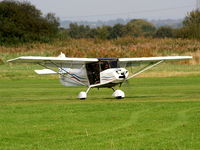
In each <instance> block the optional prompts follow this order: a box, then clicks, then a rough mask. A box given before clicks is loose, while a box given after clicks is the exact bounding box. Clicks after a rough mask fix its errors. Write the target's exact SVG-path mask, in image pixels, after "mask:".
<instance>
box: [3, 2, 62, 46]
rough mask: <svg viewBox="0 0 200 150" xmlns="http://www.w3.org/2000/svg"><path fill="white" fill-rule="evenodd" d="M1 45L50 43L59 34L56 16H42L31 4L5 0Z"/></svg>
mask: <svg viewBox="0 0 200 150" xmlns="http://www.w3.org/2000/svg"><path fill="white" fill-rule="evenodd" d="M0 20H1V22H0V44H17V43H24V42H33V41H42V42H48V41H49V40H50V39H51V38H52V37H55V35H56V34H57V32H58V26H59V23H58V18H56V17H55V15H54V14H51V13H49V14H47V15H46V16H42V13H41V11H40V10H38V9H36V7H35V6H33V5H31V4H30V3H29V2H19V1H12V0H4V1H2V2H0Z"/></svg>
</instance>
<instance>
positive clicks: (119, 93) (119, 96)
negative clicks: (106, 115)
mask: <svg viewBox="0 0 200 150" xmlns="http://www.w3.org/2000/svg"><path fill="white" fill-rule="evenodd" d="M112 96H113V97H115V98H116V99H123V98H124V97H125V94H124V92H123V91H122V90H115V91H114V93H113V94H112Z"/></svg>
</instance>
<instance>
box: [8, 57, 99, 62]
mask: <svg viewBox="0 0 200 150" xmlns="http://www.w3.org/2000/svg"><path fill="white" fill-rule="evenodd" d="M48 61H51V62H53V63H63V64H70V63H75V64H85V63H89V62H98V59H97V58H68V57H40V56H22V57H18V58H15V59H10V60H8V61H7V62H16V63H35V64H38V63H43V62H44V63H48Z"/></svg>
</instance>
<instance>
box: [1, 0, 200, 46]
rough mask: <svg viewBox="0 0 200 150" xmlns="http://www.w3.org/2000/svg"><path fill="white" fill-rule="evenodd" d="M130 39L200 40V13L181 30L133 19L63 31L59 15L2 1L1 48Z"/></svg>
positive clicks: (74, 26) (11, 0) (26, 4)
mask: <svg viewBox="0 0 200 150" xmlns="http://www.w3.org/2000/svg"><path fill="white" fill-rule="evenodd" d="M126 36H132V37H140V36H143V37H155V38H196V39H200V11H198V10H194V11H192V12H190V13H188V14H187V16H186V17H185V19H184V21H183V26H182V27H181V28H171V27H168V26H163V27H159V28H156V27H155V26H154V25H153V24H152V23H149V22H148V21H145V20H142V19H133V20H131V21H130V22H128V23H127V24H125V25H122V24H116V25H114V26H106V25H105V26H101V27H97V28H91V27H89V26H87V25H78V24H77V23H72V24H70V27H69V28H68V29H63V28H60V27H59V18H57V17H56V16H55V14H52V13H48V14H46V15H43V14H42V12H41V11H40V10H38V9H37V8H36V7H35V6H34V5H32V4H31V3H29V2H27V1H23V2H19V1H15V0H4V1H2V2H0V45H4V44H17V43H25V42H34V41H39V42H49V41H51V40H52V39H66V38H75V39H80V38H98V39H103V40H110V39H116V38H119V37H126Z"/></svg>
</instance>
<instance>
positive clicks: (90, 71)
mask: <svg viewBox="0 0 200 150" xmlns="http://www.w3.org/2000/svg"><path fill="white" fill-rule="evenodd" d="M86 70H87V76H88V79H89V82H90V85H93V84H98V83H100V66H99V62H95V63H89V64H86Z"/></svg>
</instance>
